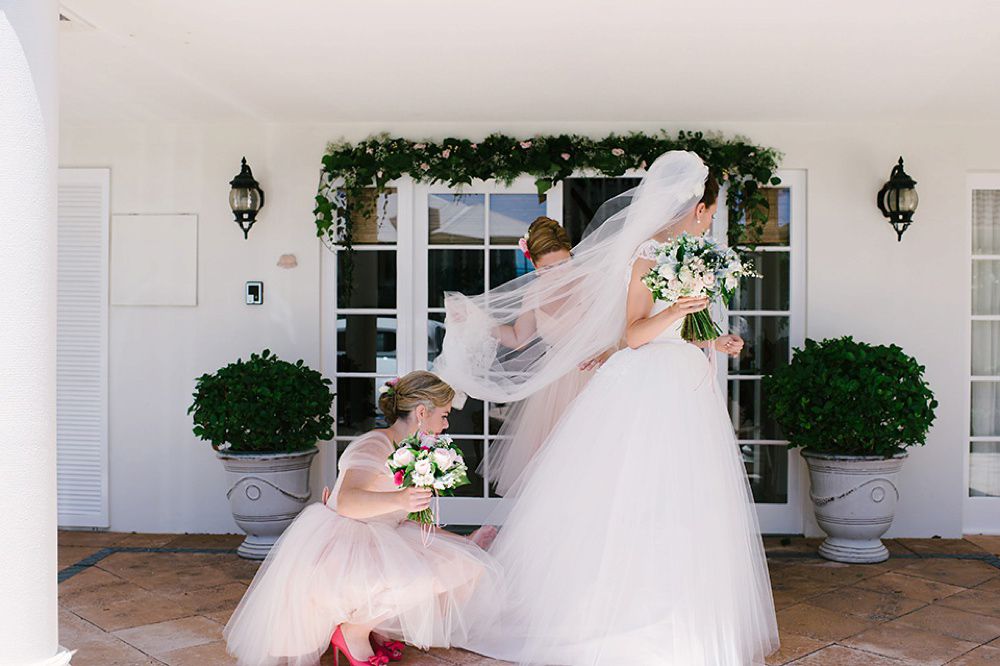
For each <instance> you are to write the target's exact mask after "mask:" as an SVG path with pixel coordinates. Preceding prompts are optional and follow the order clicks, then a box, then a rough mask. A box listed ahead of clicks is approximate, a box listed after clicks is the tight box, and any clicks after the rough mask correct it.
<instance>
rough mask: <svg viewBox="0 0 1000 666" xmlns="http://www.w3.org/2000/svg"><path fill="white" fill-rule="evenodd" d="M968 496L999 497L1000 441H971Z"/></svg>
mask: <svg viewBox="0 0 1000 666" xmlns="http://www.w3.org/2000/svg"><path fill="white" fill-rule="evenodd" d="M969 497H1000V442H972V445H971V449H970V452H969Z"/></svg>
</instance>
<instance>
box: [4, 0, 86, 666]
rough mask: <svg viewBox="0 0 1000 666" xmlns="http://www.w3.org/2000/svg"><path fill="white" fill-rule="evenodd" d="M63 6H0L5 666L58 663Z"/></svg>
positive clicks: (52, 1) (61, 659)
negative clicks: (58, 277)
mask: <svg viewBox="0 0 1000 666" xmlns="http://www.w3.org/2000/svg"><path fill="white" fill-rule="evenodd" d="M58 17H59V10H58V5H57V2H56V0H0V91H2V92H0V479H2V481H0V563H2V564H0V664H3V665H4V666H42V665H45V666H57V665H61V664H68V663H69V658H70V654H69V653H68V652H66V651H65V650H64V649H62V648H61V647H60V646H59V621H58V612H57V608H58V607H57V588H56V573H57V571H56V385H55V384H56V379H55V378H56V342H55V341H56V312H55V304H56V173H57V172H56V169H57V159H58V158H57V153H58V145H59V144H58V116H57V110H58V107H57V105H58V99H57V95H56V77H57V72H56V65H57V60H56V59H57V53H58V43H57V37H58V33H57V31H58Z"/></svg>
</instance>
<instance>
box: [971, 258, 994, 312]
mask: <svg viewBox="0 0 1000 666" xmlns="http://www.w3.org/2000/svg"><path fill="white" fill-rule="evenodd" d="M972 314H974V315H1000V261H991V260H985V259H980V260H974V261H973V262H972Z"/></svg>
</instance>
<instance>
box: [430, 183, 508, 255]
mask: <svg viewBox="0 0 1000 666" xmlns="http://www.w3.org/2000/svg"><path fill="white" fill-rule="evenodd" d="M427 206H428V208H427V216H428V220H427V221H428V228H429V230H430V243H431V244H432V245H436V244H452V245H454V244H471V245H481V244H482V243H483V241H484V239H485V238H486V195H484V194H431V195H430V196H428V197H427ZM522 233H523V232H522ZM515 242H516V241H515Z"/></svg>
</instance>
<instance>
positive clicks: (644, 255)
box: [625, 238, 661, 284]
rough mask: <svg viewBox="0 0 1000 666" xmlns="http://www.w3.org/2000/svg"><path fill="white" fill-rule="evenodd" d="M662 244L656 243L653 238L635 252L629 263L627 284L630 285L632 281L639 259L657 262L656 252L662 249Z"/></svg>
mask: <svg viewBox="0 0 1000 666" xmlns="http://www.w3.org/2000/svg"><path fill="white" fill-rule="evenodd" d="M660 245H661V244H660V243H658V242H656V241H655V240H653V239H652V238H650V239H649V240H648V241H646V242H645V243H643V244H642V245H640V246H639V247H637V248H636V250H635V252H633V253H632V258H631V259H630V260H629V262H628V267H627V268H626V269H625V283H626V284H628V283H629V282H630V281H631V280H632V266H634V265H635V262H636V261H638V260H639V259H648V260H649V261H655V260H656V251H657V250H659V249H660Z"/></svg>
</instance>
